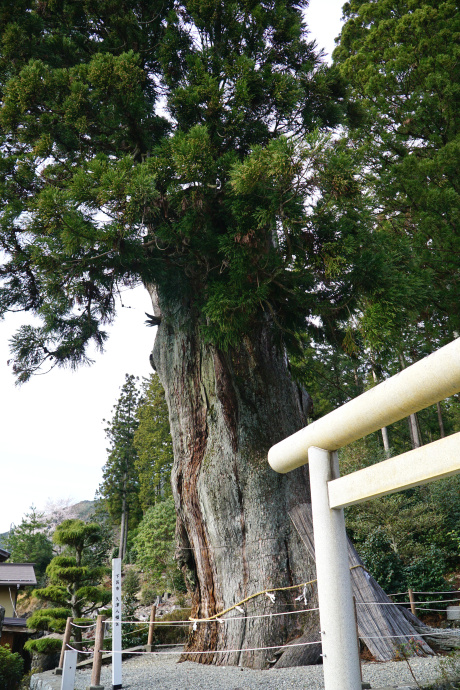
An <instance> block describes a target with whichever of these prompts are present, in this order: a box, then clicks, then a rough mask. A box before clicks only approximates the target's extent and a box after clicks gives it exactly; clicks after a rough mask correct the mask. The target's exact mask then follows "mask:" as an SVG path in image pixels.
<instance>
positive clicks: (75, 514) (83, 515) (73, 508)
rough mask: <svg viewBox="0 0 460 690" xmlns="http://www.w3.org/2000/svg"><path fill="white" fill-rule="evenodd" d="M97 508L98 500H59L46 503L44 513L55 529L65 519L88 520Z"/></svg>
mask: <svg viewBox="0 0 460 690" xmlns="http://www.w3.org/2000/svg"><path fill="white" fill-rule="evenodd" d="M95 508H96V501H80V502H79V503H74V504H73V505H68V503H67V502H59V503H54V504H48V505H46V506H45V510H44V513H45V518H47V519H48V520H50V521H51V525H52V527H51V529H53V528H54V527H57V526H58V525H60V524H61V522H63V521H64V520H69V519H71V518H77V519H78V520H83V521H85V522H86V521H87V520H89V519H90V518H91V515H92V514H93V513H94V511H95ZM0 538H1V537H0Z"/></svg>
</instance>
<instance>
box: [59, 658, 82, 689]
mask: <svg viewBox="0 0 460 690" xmlns="http://www.w3.org/2000/svg"><path fill="white" fill-rule="evenodd" d="M77 656H78V652H74V651H73V650H72V649H67V650H66V651H65V652H64V667H63V669H62V681H61V690H74V687H75V673H76V671H77Z"/></svg>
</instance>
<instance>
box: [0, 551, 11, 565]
mask: <svg viewBox="0 0 460 690" xmlns="http://www.w3.org/2000/svg"><path fill="white" fill-rule="evenodd" d="M10 556H11V554H10V552H9V551H6V549H0V563H2V562H3V561H6V560H8V558H9V557H10Z"/></svg>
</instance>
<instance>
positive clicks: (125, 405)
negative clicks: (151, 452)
mask: <svg viewBox="0 0 460 690" xmlns="http://www.w3.org/2000/svg"><path fill="white" fill-rule="evenodd" d="M138 404H139V391H138V389H137V378H136V377H135V376H132V375H129V374H126V376H125V382H124V384H123V386H122V388H121V394H120V397H119V398H118V402H117V404H116V405H115V406H114V408H113V410H114V414H113V417H112V419H111V421H110V422H109V426H108V427H107V429H106V435H107V438H108V439H109V441H110V448H109V449H108V452H109V457H108V460H107V463H106V464H105V466H104V468H103V482H102V484H101V485H100V487H99V494H100V495H101V497H102V498H103V500H104V502H105V505H106V508H107V510H108V512H109V514H110V515H111V517H112V518H113V520H114V521H115V522H116V523H118V524H120V546H119V552H118V553H119V557H120V558H124V557H125V555H126V545H127V540H128V529H129V527H133V526H134V527H135V526H136V525H137V523H138V522H139V520H140V518H141V510H140V504H139V478H138V471H137V468H136V460H137V451H136V448H135V445H134V434H135V432H136V429H137V427H138V421H137V418H136V410H137V407H138Z"/></svg>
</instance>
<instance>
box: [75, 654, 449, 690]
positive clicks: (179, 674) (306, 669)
mask: <svg viewBox="0 0 460 690" xmlns="http://www.w3.org/2000/svg"><path fill="white" fill-rule="evenodd" d="M177 658H178V657H177V655H173V654H163V655H161V656H160V655H156V654H151V655H150V654H149V655H145V656H136V657H132V658H131V659H127V660H126V661H124V662H123V667H122V668H123V688H124V689H126V690H150V688H152V689H154V688H158V689H160V688H161V690H262V689H263V690H268V689H270V690H284V689H285V688H291V689H292V688H295V689H296V690H319V689H320V688H323V687H324V685H323V671H322V666H303V667H296V668H288V669H279V670H277V669H271V670H269V671H253V670H251V669H241V668H235V667H216V666H203V665H201V664H194V663H193V662H190V661H186V662H184V663H177ZM411 666H412V668H413V670H414V673H415V676H416V678H417V681H418V682H419V683H420V684H424V683H428V682H430V681H434V680H436V679H438V678H439V676H440V669H439V659H438V658H415V659H414V660H411ZM90 678H91V671H90V670H84V671H83V670H78V671H77V678H76V682H75V690H86V688H88V687H89V685H90ZM363 680H365V681H367V682H368V683H370V684H371V686H372V688H384V687H385V688H388V687H398V688H408V687H416V683H415V681H414V679H413V677H412V676H411V674H410V671H409V669H408V667H407V664H406V663H405V662H404V661H398V662H393V661H392V662H388V663H371V662H367V663H363ZM111 684H112V681H111V666H104V667H103V668H102V675H101V685H104V686H105V688H110V687H111Z"/></svg>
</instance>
